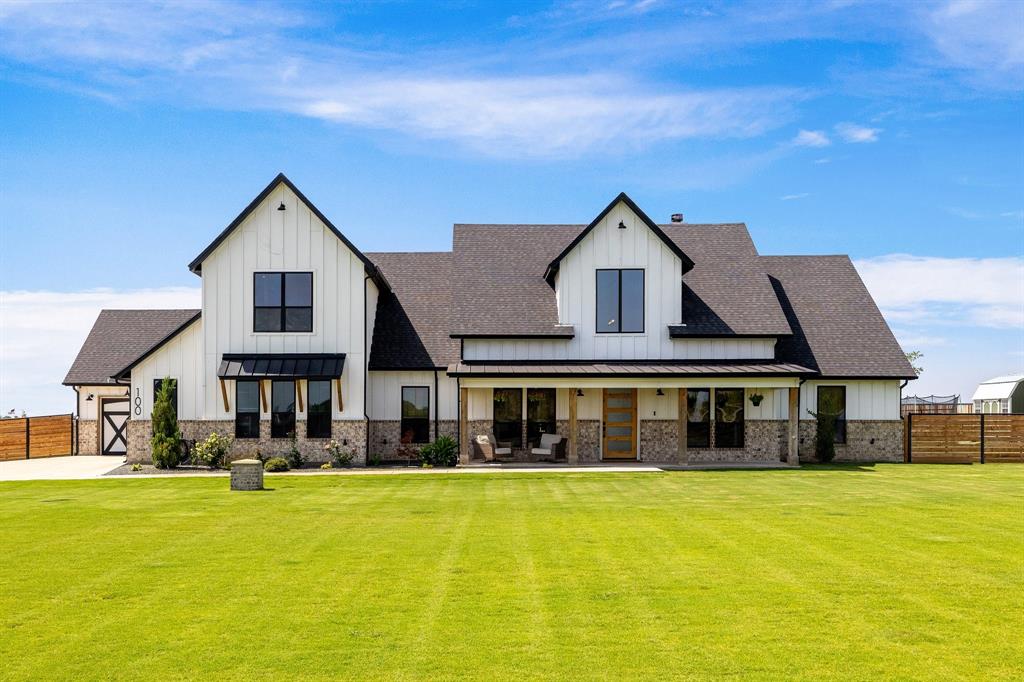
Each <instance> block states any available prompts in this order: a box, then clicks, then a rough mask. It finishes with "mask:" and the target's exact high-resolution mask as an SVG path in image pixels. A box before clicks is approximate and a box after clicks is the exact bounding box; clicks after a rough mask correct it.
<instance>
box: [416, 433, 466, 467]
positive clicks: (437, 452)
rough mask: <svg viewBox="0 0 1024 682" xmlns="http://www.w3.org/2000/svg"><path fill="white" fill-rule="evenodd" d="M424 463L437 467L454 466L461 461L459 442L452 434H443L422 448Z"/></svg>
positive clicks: (421, 453)
mask: <svg viewBox="0 0 1024 682" xmlns="http://www.w3.org/2000/svg"><path fill="white" fill-rule="evenodd" d="M420 458H421V459H422V460H423V463H424V464H426V465H429V466H435V467H453V466H455V465H456V464H458V463H459V444H458V442H456V440H455V439H454V438H452V437H451V436H441V437H440V438H438V439H437V440H435V441H434V442H433V443H427V444H426V445H424V446H423V447H422V448H420Z"/></svg>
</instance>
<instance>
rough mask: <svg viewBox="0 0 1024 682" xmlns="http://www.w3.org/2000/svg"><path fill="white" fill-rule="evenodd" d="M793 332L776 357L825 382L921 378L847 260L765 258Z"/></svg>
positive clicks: (780, 346)
mask: <svg viewBox="0 0 1024 682" xmlns="http://www.w3.org/2000/svg"><path fill="white" fill-rule="evenodd" d="M761 261H762V262H763V263H764V264H765V269H766V270H767V272H768V274H769V276H770V277H772V280H773V281H772V284H773V286H774V289H775V292H776V294H777V295H778V298H779V301H780V302H781V303H782V307H783V310H784V311H785V312H786V316H787V318H788V319H789V323H790V325H791V326H792V328H793V336H791V337H787V338H781V339H779V341H778V343H777V344H776V346H775V352H776V357H777V358H778V359H779V360H785V361H786V362H795V363H797V364H800V365H805V366H807V367H811V368H812V369H815V370H817V371H818V372H820V373H821V374H822V376H826V377H887V378H908V379H912V378H916V376H915V374H914V370H913V368H912V367H911V366H910V363H909V362H907V358H906V356H905V355H904V354H903V349H902V348H900V345H899V343H897V341H896V338H895V337H894V336H893V334H892V331H890V329H889V325H888V324H886V322H885V318H883V317H882V313H881V312H879V310H878V306H876V305H875V301H874V299H872V298H871V294H870V293H868V290H867V287H865V286H864V282H863V281H861V278H860V275H859V274H857V270H856V269H854V267H853V263H851V262H850V259H849V258H848V257H847V256H762V257H761Z"/></svg>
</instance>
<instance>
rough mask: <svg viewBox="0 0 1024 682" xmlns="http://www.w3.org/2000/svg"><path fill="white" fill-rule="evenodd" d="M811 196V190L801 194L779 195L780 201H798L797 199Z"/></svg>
mask: <svg viewBox="0 0 1024 682" xmlns="http://www.w3.org/2000/svg"><path fill="white" fill-rule="evenodd" d="M809 196H811V193H810V192H801V193H800V194H787V195H785V196H781V197H779V200H780V201H796V200H797V199H806V198H807V197H809Z"/></svg>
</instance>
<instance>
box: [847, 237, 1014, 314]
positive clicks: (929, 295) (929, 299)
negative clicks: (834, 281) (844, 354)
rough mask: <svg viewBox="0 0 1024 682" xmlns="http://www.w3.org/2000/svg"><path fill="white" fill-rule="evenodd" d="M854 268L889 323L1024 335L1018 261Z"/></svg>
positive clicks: (933, 260)
mask: <svg viewBox="0 0 1024 682" xmlns="http://www.w3.org/2000/svg"><path fill="white" fill-rule="evenodd" d="M854 264H855V265H856V267H857V270H858V272H860V275H861V277H862V278H863V279H864V283H865V284H866V285H867V287H868V290H869V291H870V292H871V295H872V296H874V298H875V301H876V302H877V303H878V306H879V307H880V308H881V309H882V311H883V313H884V314H885V316H886V318H887V319H889V320H890V322H892V321H896V322H901V323H907V324H917V325H949V324H955V325H970V326H975V327H989V328H997V329H998V328H1007V329H1015V328H1016V329H1024V258H939V257H928V256H910V255H905V254H893V255H888V256H880V257H877V258H867V259H862V260H857V261H855V263H854Z"/></svg>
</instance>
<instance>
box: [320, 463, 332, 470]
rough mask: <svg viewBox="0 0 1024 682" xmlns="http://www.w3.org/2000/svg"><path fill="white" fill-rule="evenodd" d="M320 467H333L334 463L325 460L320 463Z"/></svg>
mask: <svg viewBox="0 0 1024 682" xmlns="http://www.w3.org/2000/svg"><path fill="white" fill-rule="evenodd" d="M320 468H321V469H333V468H334V465H333V464H331V463H330V462H324V463H323V464H321V465H320Z"/></svg>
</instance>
